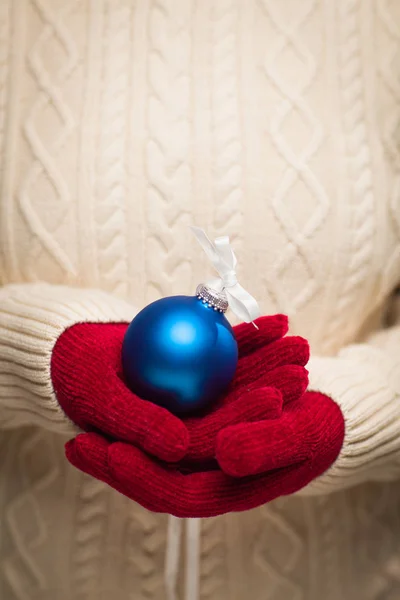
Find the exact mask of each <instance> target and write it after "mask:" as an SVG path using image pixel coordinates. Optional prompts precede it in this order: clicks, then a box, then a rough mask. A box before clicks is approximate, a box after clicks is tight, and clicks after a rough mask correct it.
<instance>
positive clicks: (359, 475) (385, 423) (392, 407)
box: [301, 344, 400, 494]
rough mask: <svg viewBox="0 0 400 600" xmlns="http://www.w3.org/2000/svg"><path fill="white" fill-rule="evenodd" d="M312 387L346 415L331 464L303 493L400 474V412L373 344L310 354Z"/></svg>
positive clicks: (380, 355)
mask: <svg viewBox="0 0 400 600" xmlns="http://www.w3.org/2000/svg"><path fill="white" fill-rule="evenodd" d="M308 369H309V373H310V388H309V389H310V390H313V391H314V390H315V391H318V392H321V393H323V394H325V395H327V396H329V397H330V398H332V399H333V400H334V401H335V402H336V403H337V404H338V405H339V407H340V408H341V410H342V413H343V416H344V419H345V437H344V442H343V446H342V450H341V452H340V454H339V456H338V458H337V460H336V461H335V462H334V464H333V465H332V466H331V467H330V468H329V469H328V470H327V471H326V472H325V473H324V474H323V475H322V476H320V477H318V478H317V479H316V480H314V481H313V482H312V483H310V484H309V485H308V486H307V487H306V488H304V490H302V492H301V493H303V494H324V493H330V492H333V491H335V490H338V489H343V488H348V487H351V486H354V485H357V484H359V483H361V482H364V481H367V480H375V481H376V480H381V481H382V480H390V479H395V478H396V477H397V476H398V475H399V473H400V468H399V467H400V462H399V449H400V439H399V431H400V411H399V405H398V402H397V399H398V392H399V390H396V385H395V383H394V382H395V381H396V379H395V378H393V374H392V373H391V361H390V360H388V357H387V356H386V355H385V354H384V353H383V352H382V351H381V350H380V349H379V348H376V347H372V346H371V345H367V344H365V345H357V346H350V347H348V348H346V349H345V350H344V351H342V352H341V353H340V354H339V356H338V357H334V358H312V359H311V360H310V362H309V364H308Z"/></svg>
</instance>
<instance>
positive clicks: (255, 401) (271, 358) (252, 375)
mask: <svg viewBox="0 0 400 600" xmlns="http://www.w3.org/2000/svg"><path fill="white" fill-rule="evenodd" d="M256 324H257V327H258V329H256V328H255V327H254V326H253V325H252V324H249V323H242V324H241V325H237V326H236V327H234V331H235V337H236V339H237V342H238V347H239V362H238V366H237V370H236V374H235V378H234V380H233V382H232V385H231V386H230V388H229V390H228V392H227V394H226V395H225V396H224V397H222V398H221V399H220V400H219V401H218V402H217V403H216V404H215V405H214V406H212V407H211V408H210V409H209V411H208V412H207V413H206V414H204V415H201V416H196V417H188V418H185V419H184V423H185V425H186V427H187V428H188V431H189V434H190V445H189V449H188V452H187V455H186V459H187V460H188V461H189V462H193V461H204V460H207V459H213V458H215V447H216V437H217V434H218V433H219V432H220V431H221V430H223V429H224V428H225V427H227V426H229V425H234V424H238V423H244V422H252V421H260V420H262V419H273V418H276V417H278V416H280V414H281V409H282V402H284V403H288V402H291V401H294V400H296V399H297V398H299V397H300V396H302V394H303V393H304V391H305V390H306V388H307V384H308V374H307V371H306V369H305V368H304V365H306V364H307V361H308V358H309V347H308V343H307V342H306V341H305V340H304V339H303V338H300V337H295V336H287V337H285V335H286V333H287V330H288V320H287V317H285V316H283V315H275V316H268V317H261V318H259V319H257V320H256Z"/></svg>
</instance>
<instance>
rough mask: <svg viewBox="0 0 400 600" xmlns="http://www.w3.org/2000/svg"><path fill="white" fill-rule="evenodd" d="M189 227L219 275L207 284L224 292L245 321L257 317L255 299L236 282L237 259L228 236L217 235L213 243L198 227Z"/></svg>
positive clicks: (247, 321)
mask: <svg viewBox="0 0 400 600" xmlns="http://www.w3.org/2000/svg"><path fill="white" fill-rule="evenodd" d="M190 229H191V230H192V231H193V233H194V235H195V237H196V239H197V241H198V242H199V244H200V246H201V247H202V248H203V250H204V252H205V253H206V254H207V256H208V258H209V259H210V261H211V262H212V264H213V267H214V269H215V270H216V271H217V273H218V275H219V276H220V277H218V278H216V279H212V280H211V281H208V282H207V285H208V286H210V288H212V289H213V290H215V291H217V292H222V291H224V292H225V294H226V296H227V298H228V302H229V306H230V308H231V309H232V310H233V312H234V313H235V315H236V316H237V317H239V319H241V320H242V321H246V323H251V322H252V321H254V319H257V317H259V316H260V309H259V308H258V304H257V301H256V300H255V298H253V296H251V295H250V294H249V293H248V292H246V290H245V289H244V288H243V287H242V286H241V285H240V284H239V283H238V280H237V277H236V270H235V269H236V265H237V259H236V256H235V253H234V251H233V249H232V248H231V245H230V243H229V237H228V236H227V235H224V236H223V237H219V238H217V239H216V240H215V241H214V244H213V243H212V241H211V240H210V239H209V238H208V236H207V234H206V233H205V231H203V229H200V227H190Z"/></svg>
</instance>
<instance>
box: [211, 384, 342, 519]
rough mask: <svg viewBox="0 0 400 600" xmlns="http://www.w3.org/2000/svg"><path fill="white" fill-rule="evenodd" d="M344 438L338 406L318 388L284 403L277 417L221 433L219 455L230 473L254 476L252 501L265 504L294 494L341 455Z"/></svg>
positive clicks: (236, 475) (240, 475)
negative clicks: (317, 390) (316, 390)
mask: <svg viewBox="0 0 400 600" xmlns="http://www.w3.org/2000/svg"><path fill="white" fill-rule="evenodd" d="M258 393H259V392H256V394H258ZM257 400H258V395H257ZM343 439H344V418H343V415H342V412H341V410H340V408H339V406H338V405H337V404H336V403H335V402H334V401H333V400H331V399H330V398H329V397H328V396H325V395H323V394H320V393H319V392H306V393H305V394H304V395H303V396H302V397H301V398H298V399H296V400H294V401H293V402H288V403H286V404H284V406H283V411H282V414H281V416H280V418H278V419H275V420H264V421H259V422H258V423H256V422H254V423H241V424H238V425H234V426H232V427H227V428H225V429H224V430H223V431H221V432H220V433H219V434H218V439H217V459H218V463H219V465H220V467H221V468H222V470H223V471H224V472H225V473H226V474H228V475H230V476H232V477H235V478H243V477H245V478H247V479H248V478H249V476H253V478H252V481H253V483H254V494H255V495H254V496H253V501H255V502H256V503H258V500H257V497H259V498H260V499H261V498H263V501H264V502H265V501H269V500H272V499H274V498H275V497H277V496H281V495H285V494H290V493H293V492H295V491H297V490H299V489H301V488H303V487H304V486H305V485H307V484H308V483H310V481H312V480H313V479H315V478H316V477H318V476H319V475H322V473H324V472H325V471H326V470H327V469H328V468H329V467H330V466H331V465H332V464H333V463H334V461H335V460H336V458H337V456H338V455H339V452H340V450H341V447H342V444H343ZM260 474H261V475H260ZM270 479H271V480H273V481H274V485H271V483H270ZM237 481H239V482H240V479H238V480H237ZM266 483H267V487H266V488H265V484H266ZM257 494H258V496H257ZM250 505H251V500H249V508H250Z"/></svg>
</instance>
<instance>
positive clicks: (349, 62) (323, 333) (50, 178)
mask: <svg viewBox="0 0 400 600" xmlns="http://www.w3.org/2000/svg"><path fill="white" fill-rule="evenodd" d="M399 9H400V7H397V6H395V4H394V3H390V2H379V3H372V2H371V3H366V2H361V0H350V1H349V0H341V1H340V2H334V1H333V0H329V1H327V2H320V1H311V0H310V1H308V2H302V3H299V2H295V1H294V0H292V1H290V0H284V1H283V2H277V1H276V0H275V1H272V0H270V1H267V0H259V1H256V0H254V1H253V0H252V1H251V2H240V1H239V0H218V1H217V2H211V1H208V0H207V1H205V2H201V3H200V2H194V1H187V0H185V1H184V0H182V1H180V0H174V1H172V0H171V1H167V0H153V1H150V0H148V1H143V2H131V1H128V0H125V1H124V0H113V1H112V2H111V0H110V1H106V0H100V1H99V2H89V1H88V2H80V3H76V2H61V1H57V2H46V1H45V0H41V1H40V2H39V0H35V1H34V0H30V1H29V2H26V3H13V2H12V1H11V0H4V1H3V2H2V4H1V6H0V11H1V12H2V13H3V16H2V18H1V17H0V22H2V23H3V35H2V37H1V38H0V48H1V51H2V54H3V55H4V57H5V68H4V69H3V75H4V79H3V86H2V87H1V91H2V96H1V97H2V100H3V101H2V102H0V123H1V124H2V127H1V129H0V153H1V160H2V164H3V165H4V168H3V170H2V173H1V177H2V179H1V186H2V188H1V189H2V191H1V194H2V195H1V202H0V228H1V230H0V231H1V234H0V248H1V253H0V278H1V282H2V283H4V284H6V283H8V282H10V281H21V282H22V281H31V280H36V279H39V280H45V281H50V282H53V283H61V282H62V283H70V284H71V285H77V286H94V287H100V288H102V289H106V290H108V291H110V292H112V293H114V294H117V295H119V296H121V297H124V298H127V299H129V300H131V301H132V302H134V303H135V304H136V305H138V306H142V305H144V304H145V303H147V302H149V301H151V300H153V299H155V298H156V297H160V296H163V295H172V294H175V293H187V294H190V293H192V292H194V289H195V287H196V284H197V283H199V282H200V281H201V280H203V278H204V277H206V276H208V274H209V271H208V265H207V263H206V260H205V259H204V258H203V257H202V256H199V252H198V251H197V248H196V246H195V242H194V241H192V240H191V238H190V233H189V232H188V230H187V225H189V224H193V223H196V224H197V225H199V226H202V227H204V228H205V229H206V230H207V231H208V232H209V234H210V235H221V234H230V235H231V236H232V239H233V241H234V244H235V250H236V252H237V255H238V259H239V264H240V270H239V275H240V278H241V282H242V283H243V285H245V287H246V288H247V289H249V291H251V293H252V294H253V295H255V296H256V297H257V299H258V300H259V302H260V306H261V308H262V311H263V312H264V313H272V312H276V311H281V312H285V313H287V314H289V316H290V318H291V323H292V330H293V331H295V332H296V333H299V334H301V335H304V336H306V337H307V338H308V339H310V341H311V344H312V351H313V352H314V353H320V354H330V353H333V352H335V351H336V350H337V349H338V348H340V347H341V346H343V345H344V344H346V343H347V342H349V341H353V340H354V339H356V338H357V337H358V336H359V335H360V334H361V332H363V333H364V332H365V331H368V329H370V328H371V327H372V323H374V324H376V322H377V320H379V317H380V314H381V309H382V307H383V305H384V302H385V299H386V298H387V297H388V295H389V294H390V291H391V290H392V289H393V288H394V286H395V285H396V284H397V283H398V272H399V268H400V246H399V238H400V235H399V231H400V209H399V206H398V205H396V196H395V192H396V189H397V188H396V186H397V185H398V184H399V181H400V162H399V160H398V159H399V156H398V149H397V147H396V132H397V131H398V129H397V127H398V120H399V114H400V113H399V109H398V105H399V96H400V87H399V84H398V74H397V71H396V62H395V61H396V57H398V54H399V49H400V33H399V30H398V27H397V26H396V23H398V22H399V19H400V15H399ZM63 442H64V440H63V439H61V438H58V437H57V436H53V435H52V434H48V433H47V432H44V431H39V430H33V429H32V430H29V429H26V430H21V431H18V432H7V433H2V435H1V436H0V446H2V448H3V451H2V452H1V453H0V456H1V458H0V461H1V463H2V465H1V473H2V476H1V480H0V510H1V512H2V515H3V517H2V518H1V519H0V522H1V523H2V525H1V528H2V533H1V536H0V562H1V564H2V567H3V568H2V570H0V571H1V572H2V575H0V590H1V591H2V594H0V597H1V598H4V600H14V598H23V599H27V600H38V599H39V598H40V600H50V598H51V600H54V599H55V598H57V600H58V599H59V600H66V599H68V600H75V599H78V598H85V599H87V600H92V598H93V599H94V598H96V600H97V599H99V598H106V597H109V596H110V595H112V596H113V597H115V598H116V599H119V598H121V600H122V599H125V598H132V599H134V600H141V599H142V598H146V599H147V598H154V599H158V598H163V597H164V592H163V588H162V568H163V558H164V551H165V536H166V517H164V516H157V515H152V514H150V513H147V512H145V511H144V510H142V509H141V508H140V507H137V506H136V505H134V504H133V503H130V502H129V501H127V500H126V499H125V498H123V497H121V496H119V495H117V494H116V493H114V492H113V491H111V490H108V489H107V488H105V487H104V486H103V485H102V484H101V483H98V482H96V481H92V480H89V479H88V478H86V477H85V476H84V475H82V474H80V473H77V472H75V471H73V470H72V468H70V467H69V466H68V465H67V464H66V462H65V460H64V458H63V449H62V446H63ZM399 492H400V490H399V489H398V487H397V486H396V485H384V486H383V485H379V486H375V485H371V486H363V487H360V488H357V489H354V490H351V491H348V492H343V493H339V494H335V495H333V496H329V497H324V498H315V499H307V500H304V499H300V498H283V499H281V500H279V501H276V502H274V503H272V504H271V505H269V506H266V507H263V508H260V509H258V510H255V511H251V512H249V513H247V514H243V515H229V516H226V517H221V518H219V519H213V520H210V521H205V522H203V524H202V554H201V559H202V565H201V593H202V598H203V597H204V598H210V599H211V600H225V598H226V599H227V600H228V599H229V600H242V599H243V598H244V597H245V596H246V595H247V594H251V597H252V598H254V599H255V600H258V599H260V600H261V599H262V600H264V599H265V598H268V599H271V600H292V599H294V600H297V599H299V600H300V599H303V598H304V600H313V599H314V598H315V599H316V598H318V599H319V598H320V597H321V596H325V597H326V598H327V600H329V599H330V598H332V599H333V600H337V599H338V598H346V599H347V598H349V599H350V598H351V599H352V600H353V599H356V600H361V599H362V600H364V599H367V598H368V599H369V598H371V600H378V599H379V600H380V599H381V598H384V599H385V600H392V598H393V599H394V598H397V597H398V595H399V594H400V590H399V586H398V583H397V582H398V581H399V565H398V561H399V555H398V548H397V541H396V539H398V535H399V522H398V515H397V512H396V509H397V506H398V500H399V498H398V496H399ZM183 568H184V567H183ZM1 585H2V586H3V590H4V591H3V590H2V588H1ZM396 594H397V595H396Z"/></svg>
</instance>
